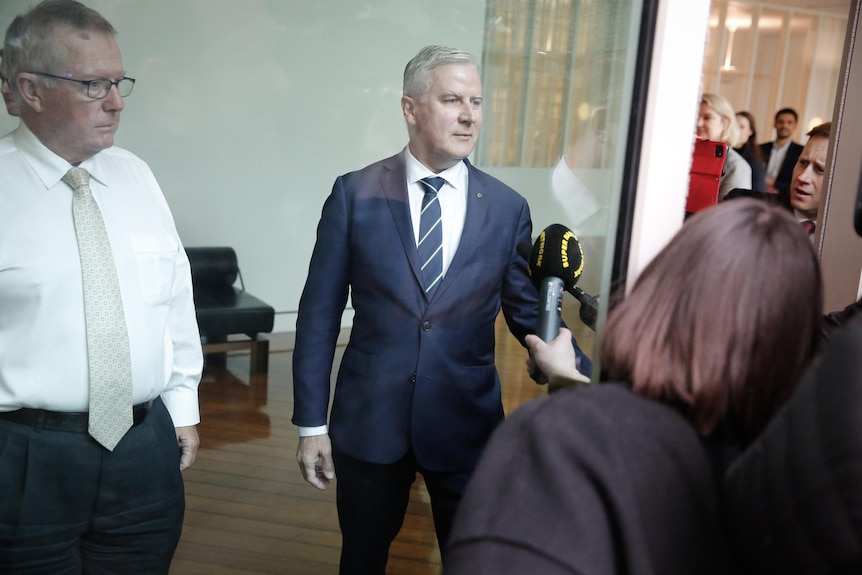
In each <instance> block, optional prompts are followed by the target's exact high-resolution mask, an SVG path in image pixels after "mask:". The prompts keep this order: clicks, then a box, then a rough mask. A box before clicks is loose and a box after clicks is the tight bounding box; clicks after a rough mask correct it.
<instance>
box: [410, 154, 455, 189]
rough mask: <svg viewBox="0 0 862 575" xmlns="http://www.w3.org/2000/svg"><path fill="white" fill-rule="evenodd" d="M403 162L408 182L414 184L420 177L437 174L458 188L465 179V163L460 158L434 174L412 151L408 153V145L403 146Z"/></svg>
mask: <svg viewBox="0 0 862 575" xmlns="http://www.w3.org/2000/svg"><path fill="white" fill-rule="evenodd" d="M404 164H405V169H406V171H407V183H408V184H415V183H416V182H418V181H419V180H421V179H422V178H427V177H429V176H437V177H439V178H443V179H444V180H446V183H447V184H449V185H450V186H452V187H453V188H455V189H457V190H460V189H461V188H462V187H463V186H462V184H461V182H466V181H467V164H465V163H464V161H463V160H461V161H460V162H458V163H457V164H455V165H454V166H452V167H451V168H447V169H445V170H443V171H442V172H440V173H438V174H435V173H434V172H432V171H431V170H430V169H428V168H427V167H426V166H425V165H424V164H422V162H420V161H419V160H417V159H416V157H415V156H414V155H413V154H412V153H410V147H409V146H405V147H404Z"/></svg>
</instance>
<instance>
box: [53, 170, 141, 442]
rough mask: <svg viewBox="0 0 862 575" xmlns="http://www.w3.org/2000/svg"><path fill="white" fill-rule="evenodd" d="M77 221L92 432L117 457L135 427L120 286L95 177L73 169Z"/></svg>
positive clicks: (70, 179)
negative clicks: (92, 181) (93, 187)
mask: <svg viewBox="0 0 862 575" xmlns="http://www.w3.org/2000/svg"><path fill="white" fill-rule="evenodd" d="M63 181H64V182H66V183H67V184H69V185H70V186H71V187H72V190H74V194H73V198H72V215H73V217H74V219H75V235H76V236H77V238H78V253H79V254H80V257H81V276H82V279H83V283H84V321H85V323H86V326H87V359H88V363H89V369H90V417H89V432H90V435H92V436H93V438H94V439H95V440H96V441H98V442H99V443H101V444H102V445H104V446H105V447H106V448H107V449H108V450H109V451H113V450H114V447H116V445H117V443H119V442H120V439H122V437H123V435H125V433H126V432H127V431H128V430H129V428H130V427H132V362H131V354H130V352H129V333H128V331H127V330H126V318H125V315H124V313H123V299H122V296H121V295H120V282H119V280H118V279H117V268H116V266H115V265H114V256H113V253H112V252H111V243H110V241H109V240H108V232H107V230H106V229H105V222H104V220H103V219H102V212H101V211H100V210H99V206H98V204H96V200H95V199H93V194H92V192H91V190H90V174H89V172H87V170H85V169H83V168H72V169H71V170H69V171H68V172H66V175H65V176H63Z"/></svg>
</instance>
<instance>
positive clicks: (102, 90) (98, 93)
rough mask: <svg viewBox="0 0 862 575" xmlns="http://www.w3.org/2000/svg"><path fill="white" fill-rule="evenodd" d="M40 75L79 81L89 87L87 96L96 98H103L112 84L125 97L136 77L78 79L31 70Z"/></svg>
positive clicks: (133, 84) (132, 86) (133, 85)
mask: <svg viewBox="0 0 862 575" xmlns="http://www.w3.org/2000/svg"><path fill="white" fill-rule="evenodd" d="M30 73H31V74H37V75H39V76H47V77H48V78H56V79H57V80H67V81H69V82H77V83H78V84H83V85H84V86H86V87H87V96H89V97H90V98H92V99H94V100H101V99H102V98H104V97H105V96H107V95H108V92H110V91H111V86H116V87H117V91H118V92H119V93H120V96H122V97H123V98H125V97H126V96H128V95H129V94H131V93H132V88H134V87H135V79H134V78H128V77H125V76H124V77H122V78H120V79H119V80H117V81H116V82H112V81H110V80H76V79H74V78H66V77H65V76H55V75H54V74H48V73H47V72H30Z"/></svg>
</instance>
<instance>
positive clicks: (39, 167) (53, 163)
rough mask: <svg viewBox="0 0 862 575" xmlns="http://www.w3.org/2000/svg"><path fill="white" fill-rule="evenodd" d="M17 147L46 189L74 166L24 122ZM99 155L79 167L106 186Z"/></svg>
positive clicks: (17, 137)
mask: <svg viewBox="0 0 862 575" xmlns="http://www.w3.org/2000/svg"><path fill="white" fill-rule="evenodd" d="M14 138H15V145H16V146H17V147H18V150H19V152H20V153H21V156H22V157H23V158H24V161H25V162H27V164H28V165H29V166H30V167H31V168H32V169H33V171H34V172H36V175H37V176H39V179H41V180H42V183H43V184H44V185H45V189H51V188H53V187H54V186H55V185H57V182H59V181H60V180H62V179H63V176H65V175H66V172H68V171H69V168H71V167H72V164H70V163H69V162H67V161H66V160H64V159H63V158H61V157H60V156H58V155H57V154H55V153H54V152H52V151H51V150H49V149H48V147H47V146H45V144H43V143H42V142H41V141H40V140H39V138H37V137H36V135H35V134H34V133H33V132H31V131H30V128H28V127H27V125H26V124H25V123H24V122H21V123H20V124H19V125H18V128H17V129H16V130H15V135H14ZM98 156H99V155H98V154H96V155H95V156H93V157H92V158H87V159H86V160H84V161H83V162H81V163H80V165H79V167H81V168H84V169H86V170H87V171H88V172H90V176H91V177H92V178H93V179H95V180H97V181H99V182H101V183H102V184H106V185H107V182H106V178H105V172H104V170H103V169H101V167H100V164H101V162H99V161H98Z"/></svg>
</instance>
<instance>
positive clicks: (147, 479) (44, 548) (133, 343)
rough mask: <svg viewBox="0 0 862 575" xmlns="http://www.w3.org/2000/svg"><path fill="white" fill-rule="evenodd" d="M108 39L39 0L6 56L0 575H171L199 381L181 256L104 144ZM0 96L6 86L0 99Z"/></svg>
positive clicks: (114, 66) (0, 248) (79, 15)
mask: <svg viewBox="0 0 862 575" xmlns="http://www.w3.org/2000/svg"><path fill="white" fill-rule="evenodd" d="M115 34H116V31H115V30H114V28H113V26H111V24H110V23H109V22H108V21H106V20H105V19H104V18H103V17H102V16H101V15H100V14H99V13H98V12H96V11H94V10H91V9H89V8H87V7H86V6H84V5H82V4H80V3H78V2H75V1H72V0H47V1H45V2H42V3H41V4H39V5H38V6H36V7H35V8H33V9H32V10H31V11H30V12H28V13H27V14H24V15H23V16H19V17H17V18H16V19H15V20H14V21H13V22H12V23H11V25H10V26H9V28H8V30H7V32H6V37H5V43H4V47H3V66H4V70H5V72H6V74H8V86H9V87H10V89H11V94H12V96H13V98H14V100H15V102H16V103H17V104H18V106H19V112H20V116H21V124H20V125H19V127H18V128H17V129H16V130H15V131H13V132H11V133H9V134H7V135H5V136H3V137H2V138H0V310H2V319H0V445H2V446H3V447H2V453H3V463H2V465H0V486H2V496H0V571H2V572H4V573H28V574H44V575H57V574H66V573H68V574H73V573H123V574H125V575H129V574H131V575H137V574H140V575H154V574H167V573H168V569H169V565H170V562H171V559H172V557H173V553H174V550H175V548H176V546H177V543H178V541H179V537H180V532H181V530H182V521H183V513H184V505H185V504H184V491H183V479H182V475H181V470H182V469H184V468H186V467H188V466H189V465H191V463H192V461H193V460H194V458H195V453H196V451H197V447H198V443H199V440H198V433H197V428H196V427H195V425H196V424H197V423H198V421H199V410H198V401H197V386H198V382H199V380H200V374H201V368H202V355H201V348H200V337H199V335H198V330H197V323H196V321H195V310H194V303H193V300H192V286H191V274H190V272H189V264H188V259H187V258H186V256H185V252H184V250H183V248H182V245H181V244H180V239H179V237H178V235H177V231H176V229H175V227H174V222H173V219H172V217H171V214H170V211H169V209H168V206H167V203H166V202H165V198H164V196H163V195H162V192H161V190H160V189H159V186H158V184H157V183H156V180H155V178H154V177H153V174H152V172H151V171H150V169H149V167H148V166H147V165H146V164H145V163H144V162H143V161H141V160H140V159H138V158H137V157H136V156H134V155H133V154H131V153H130V152H128V151H125V150H122V149H119V148H115V147H113V143H114V134H115V133H116V131H117V128H118V126H119V122H120V114H121V112H122V111H123V108H124V107H125V103H124V100H123V98H124V97H125V96H128V95H129V94H130V93H131V90H132V87H133V85H134V80H133V79H132V78H128V77H126V75H125V70H124V68H123V63H122V59H121V57H120V50H119V47H118V45H117V42H116V40H115ZM5 85H6V84H4V86H5Z"/></svg>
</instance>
